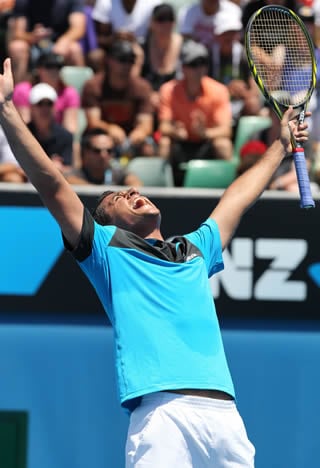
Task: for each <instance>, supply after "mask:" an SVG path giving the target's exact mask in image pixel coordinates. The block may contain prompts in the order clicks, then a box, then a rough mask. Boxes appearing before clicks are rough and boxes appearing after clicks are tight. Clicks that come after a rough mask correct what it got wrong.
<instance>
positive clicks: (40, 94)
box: [29, 83, 58, 104]
mask: <svg viewBox="0 0 320 468" xmlns="http://www.w3.org/2000/svg"><path fill="white" fill-rule="evenodd" d="M57 97H58V96H57V93H56V91H55V89H54V88H53V87H52V86H50V85H48V84H47V83H39V84H36V85H35V86H33V87H32V88H31V91H30V95H29V101H30V104H38V102H40V101H42V100H43V99H48V100H49V101H52V102H55V101H56V99H57Z"/></svg>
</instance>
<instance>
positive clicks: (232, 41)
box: [212, 13, 263, 126]
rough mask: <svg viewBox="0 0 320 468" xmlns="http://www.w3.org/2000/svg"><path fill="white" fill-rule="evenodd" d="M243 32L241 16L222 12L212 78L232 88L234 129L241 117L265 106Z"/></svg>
mask: <svg viewBox="0 0 320 468" xmlns="http://www.w3.org/2000/svg"><path fill="white" fill-rule="evenodd" d="M241 29H242V23H241V20H240V18H239V17H237V16H230V15H229V14H226V13H221V14H220V22H219V23H218V24H217V25H216V28H215V34H216V43H215V44H214V46H213V66H212V76H213V78H215V79H216V80H218V81H220V82H221V83H223V84H225V85H226V86H227V87H228V89H229V93H230V96H231V105H232V117H233V124H234V126H235V125H236V124H237V122H238V119H239V117H240V116H241V115H258V114H259V113H260V111H261V109H262V107H263V99H262V95H261V92H260V90H259V88H258V86H257V85H256V83H255V81H254V79H253V77H252V75H251V73H250V70H249V66H248V61H247V57H246V54H245V50H244V46H243V44H242V42H241Z"/></svg>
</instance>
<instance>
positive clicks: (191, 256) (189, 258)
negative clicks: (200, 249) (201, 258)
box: [186, 253, 198, 262]
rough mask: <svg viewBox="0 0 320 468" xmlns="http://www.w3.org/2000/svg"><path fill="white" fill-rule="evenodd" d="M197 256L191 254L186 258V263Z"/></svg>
mask: <svg viewBox="0 0 320 468" xmlns="http://www.w3.org/2000/svg"><path fill="white" fill-rule="evenodd" d="M197 256H198V255H197V254H195V253H193V254H191V255H188V256H187V258H186V262H189V260H192V259H193V258H195V257H197Z"/></svg>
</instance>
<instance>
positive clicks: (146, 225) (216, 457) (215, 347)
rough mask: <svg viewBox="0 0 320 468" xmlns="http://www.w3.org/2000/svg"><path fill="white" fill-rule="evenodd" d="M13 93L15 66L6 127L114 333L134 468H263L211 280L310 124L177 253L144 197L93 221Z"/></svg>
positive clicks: (229, 195)
mask: <svg viewBox="0 0 320 468" xmlns="http://www.w3.org/2000/svg"><path fill="white" fill-rule="evenodd" d="M12 91H13V79H12V73H11V65H10V60H9V59H6V60H5V62H4V73H3V74H2V75H0V123H1V125H2V126H3V129H4V131H5V134H6V136H7V138H8V141H9V143H10V145H11V147H12V150H13V152H14V154H15V156H16V158H17V160H18V161H19V163H20V164H21V166H22V168H23V169H24V170H25V172H26V174H27V175H28V177H29V179H30V181H31V183H32V184H33V185H34V186H35V188H36V189H37V191H38V192H39V194H40V196H41V198H42V200H43V202H44V204H45V205H46V206H47V207H48V209H49V210H50V211H51V213H52V214H53V216H54V217H55V218H56V220H57V222H58V223H59V225H60V227H61V230H62V233H63V238H64V242H65V245H66V248H67V249H68V250H70V252H71V253H72V255H73V256H74V257H75V259H76V260H77V262H78V263H79V265H80V267H81V268H82V270H83V271H84V272H85V274H86V275H87V276H88V278H89V280H90V281H91V282H92V284H93V286H94V287H95V289H96V291H97V293H98V295H99V297H100V300H101V302H102V304H103V305H104V308H105V310H106V313H107V314H108V316H109V317H110V320H111V322H112V324H113V327H114V335H115V340H116V343H115V344H116V367H117V373H118V385H119V394H120V400H121V404H122V406H123V407H124V408H127V409H128V410H129V411H130V413H131V416H130V426H129V430H128V438H127V446H126V467H127V468H131V467H136V468H137V467H138V468H144V467H152V468H176V467H179V468H191V467H193V468H207V467H208V468H209V467H210V468H239V467H247V468H249V467H250V468H251V467H253V466H254V452H255V450H254V447H253V445H252V444H251V443H250V441H249V440H248V437H247V434H246V430H245V427H244V424H243V421H242V419H241V417H240V415H239V413H238V411H237V407H236V403H235V392H234V388H233V383H232V379H231V376H230V372H229V369H228V364H227V361H226V357H225V352H224V349H223V343H222V340H221V334H220V330H219V325H218V320H217V316H216V311H215V306H214V302H213V300H212V293H211V290H210V287H209V281H208V277H210V276H211V275H213V274H214V273H216V272H218V271H220V270H222V269H223V259H222V251H223V249H224V248H225V247H226V245H227V244H228V242H229V241H230V239H231V237H232V235H233V233H234V230H235V229H236V227H237V225H238V223H239V221H240V218H241V216H242V215H243V213H244V212H245V211H246V210H247V209H248V208H249V207H250V205H252V203H254V202H255V200H256V199H257V198H258V197H259V195H260V194H261V192H262V191H263V190H264V188H265V186H266V185H267V184H268V182H269V180H270V178H271V176H272V174H273V173H274V171H275V170H276V169H277V167H278V166H279V164H280V162H281V161H282V159H283V158H284V157H285V155H286V154H287V153H290V152H291V144H290V131H289V126H290V128H291V130H292V131H293V133H294V135H295V137H296V139H297V141H299V142H301V143H303V142H305V141H306V140H307V138H308V132H307V124H302V125H300V128H298V126H297V123H296V120H291V121H290V122H289V119H290V117H292V114H293V111H292V109H290V110H289V111H287V112H286V114H285V116H284V117H283V119H282V121H281V136H280V139H279V140H277V141H275V142H274V143H273V144H272V146H271V147H270V148H269V149H268V150H267V151H266V153H265V155H264V156H262V158H261V160H260V161H258V163H256V164H255V165H254V166H253V167H252V168H250V169H249V170H248V171H247V172H245V173H244V174H243V175H241V176H240V177H239V178H238V179H237V180H236V181H235V182H233V183H232V185H231V186H230V187H229V188H228V189H227V190H226V191H225V192H224V194H223V196H222V197H221V200H220V201H219V203H218V205H217V206H216V208H215V209H214V210H213V212H212V213H211V214H210V215H209V217H208V219H206V220H204V222H203V224H201V226H200V227H199V228H198V229H197V230H196V231H194V232H190V233H188V234H186V235H184V236H178V237H176V238H174V239H172V240H170V242H166V241H165V240H164V239H163V237H162V234H161V230H160V221H161V214H160V211H159V209H158V208H157V207H156V206H155V205H154V204H153V203H152V202H151V201H150V200H149V199H148V198H146V197H144V196H143V195H141V194H140V193H139V192H138V191H137V190H136V189H135V188H129V189H128V190H123V191H121V192H106V193H104V194H103V195H102V196H101V198H100V200H99V202H98V206H97V208H96V210H95V212H94V215H93V216H92V215H91V214H90V212H89V211H88V210H87V209H86V208H85V207H84V206H83V204H82V202H81V201H80V199H79V197H78V195H77V194H76V193H75V192H74V190H73V189H72V186H71V185H70V184H69V183H67V182H66V180H65V179H64V177H63V175H62V174H61V173H60V172H59V170H58V169H57V168H56V167H55V166H54V164H53V163H52V162H51V160H50V158H48V156H47V155H46V154H45V153H44V151H43V150H42V148H41V147H40V145H39V144H38V143H37V142H36V140H35V139H34V137H33V136H32V135H31V133H30V132H29V131H28V129H27V127H26V126H25V124H24V123H23V121H22V119H21V117H20V115H19V113H18V112H17V110H16V109H15V107H14V105H13V103H12ZM309 115H310V113H309ZM190 216H192V213H190Z"/></svg>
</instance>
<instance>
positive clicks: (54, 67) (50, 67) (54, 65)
mask: <svg viewBox="0 0 320 468" xmlns="http://www.w3.org/2000/svg"><path fill="white" fill-rule="evenodd" d="M41 66H42V67H43V68H46V69H47V70H60V69H61V68H62V65H59V64H57V63H46V64H45V65H40V67H41Z"/></svg>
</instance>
